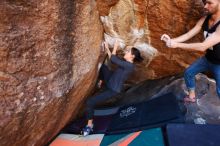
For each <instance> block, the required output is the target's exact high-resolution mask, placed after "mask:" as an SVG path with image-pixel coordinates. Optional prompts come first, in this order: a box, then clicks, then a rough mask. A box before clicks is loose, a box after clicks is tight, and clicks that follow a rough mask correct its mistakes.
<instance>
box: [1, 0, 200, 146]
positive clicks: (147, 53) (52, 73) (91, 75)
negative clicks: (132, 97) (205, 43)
mask: <svg viewBox="0 0 220 146" xmlns="http://www.w3.org/2000/svg"><path fill="white" fill-rule="evenodd" d="M201 7H202V3H201V1H199V0H193V1H191V0H111V1H110V0H96V1H95V0H59V1H58V0H38V1H35V0H29V1H27V0H1V2H0V10H1V11H0V18H1V21H0V107H1V108H0V131H1V134H0V145H4V146H11V145H13V146H21V145H22V146H26V145H27V146H29V145H34V146H41V145H45V144H46V143H47V142H48V141H50V140H51V139H52V138H53V137H54V136H55V135H56V134H57V133H58V132H59V130H60V129H61V128H62V127H63V126H64V125H65V124H66V123H67V122H68V121H70V119H72V118H75V117H76V114H77V113H78V112H79V108H80V107H81V106H82V105H83V102H84V100H85V97H86V96H87V95H88V94H89V93H90V91H91V90H92V89H93V87H94V80H95V79H96V77H97V74H98V69H97V66H98V62H99V57H100V44H101V41H102V39H103V37H104V38H105V40H106V41H108V42H109V43H110V45H113V43H114V41H115V39H116V38H117V39H119V40H120V42H121V43H120V46H121V50H123V48H124V46H126V45H134V46H135V47H137V48H139V49H140V50H141V51H142V53H143V54H144V57H145V61H144V62H143V63H141V64H138V65H137V70H136V72H135V73H134V75H133V76H132V78H131V79H130V81H132V82H138V81H141V80H145V79H155V78H160V77H163V76H168V75H172V74H176V73H179V72H182V71H183V69H184V68H185V67H186V66H187V65H188V64H190V63H191V62H192V61H193V60H195V58H197V57H198V56H199V55H201V54H198V53H189V52H186V51H182V50H180V49H168V48H166V47H165V45H164V44H163V43H162V42H161V41H160V36H161V35H162V34H163V33H167V34H169V35H171V36H172V37H175V36H177V35H180V34H182V33H184V32H186V31H187V30H189V29H190V28H191V27H192V26H193V25H194V24H195V22H196V20H197V19H198V18H199V17H200V16H201ZM100 16H101V17H100ZM100 20H101V21H100ZM103 28H104V31H105V33H104V34H103ZM201 39H202V37H201V35H200V36H199V37H197V38H195V39H194V40H195V41H199V40H201Z"/></svg>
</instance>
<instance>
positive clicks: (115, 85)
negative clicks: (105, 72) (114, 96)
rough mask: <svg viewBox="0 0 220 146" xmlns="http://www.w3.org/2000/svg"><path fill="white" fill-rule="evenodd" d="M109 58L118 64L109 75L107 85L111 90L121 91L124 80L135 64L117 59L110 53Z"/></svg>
mask: <svg viewBox="0 0 220 146" xmlns="http://www.w3.org/2000/svg"><path fill="white" fill-rule="evenodd" d="M110 60H111V62H112V63H114V64H116V65H118V68H117V69H116V70H115V71H114V72H113V74H112V75H111V77H110V79H109V81H108V83H107V87H108V88H110V89H112V90H113V91H116V92H121V90H122V88H123V84H124V82H125V80H126V79H127V78H128V76H129V75H130V73H132V72H133V71H134V67H135V66H134V64H133V63H130V62H128V61H124V60H121V59H119V58H118V57H117V56H116V55H112V56H111V58H110Z"/></svg>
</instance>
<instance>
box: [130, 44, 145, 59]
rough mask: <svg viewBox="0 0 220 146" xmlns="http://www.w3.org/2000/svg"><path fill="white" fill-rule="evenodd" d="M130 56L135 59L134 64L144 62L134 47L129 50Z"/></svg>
mask: <svg viewBox="0 0 220 146" xmlns="http://www.w3.org/2000/svg"><path fill="white" fill-rule="evenodd" d="M131 54H132V55H134V56H135V57H134V61H135V62H141V61H143V60H144V59H143V58H142V57H141V53H140V51H139V50H138V49H137V48H135V47H132V48H131Z"/></svg>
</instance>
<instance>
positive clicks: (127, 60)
mask: <svg viewBox="0 0 220 146" xmlns="http://www.w3.org/2000/svg"><path fill="white" fill-rule="evenodd" d="M118 45H119V44H118V41H116V42H115V44H114V48H113V51H112V52H111V51H110V50H109V47H108V44H107V43H106V42H105V43H104V48H105V50H106V51H107V54H108V57H109V59H110V61H111V62H112V63H113V64H116V65H117V66H118V68H117V69H116V70H114V71H110V70H109V69H108V67H107V66H106V65H104V64H103V65H102V67H101V68H100V74H99V76H100V79H101V80H103V81H104V83H105V84H106V89H105V90H104V91H102V92H101V93H99V94H97V95H95V96H92V97H90V98H88V101H87V102H86V115H87V120H88V123H87V125H86V126H85V128H83V130H82V134H83V135H84V136H87V135H89V134H90V133H91V132H92V131H93V114H94V107H95V105H97V104H98V103H101V102H103V101H106V100H108V99H110V98H111V97H113V96H115V95H116V94H118V93H120V92H121V91H122V88H123V84H124V82H125V80H126V79H127V78H128V77H129V75H130V74H131V73H132V72H133V71H134V68H135V65H134V62H136V61H137V62H140V61H142V60H143V58H142V57H141V53H140V51H139V50H138V49H136V48H134V47H132V48H127V49H126V51H125V55H124V57H123V60H122V59H120V58H119V57H117V56H116V51H117V49H118Z"/></svg>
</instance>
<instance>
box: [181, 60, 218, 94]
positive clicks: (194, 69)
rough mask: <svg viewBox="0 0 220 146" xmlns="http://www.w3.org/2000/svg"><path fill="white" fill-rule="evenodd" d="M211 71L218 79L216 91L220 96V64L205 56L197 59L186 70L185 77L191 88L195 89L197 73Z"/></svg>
mask: <svg viewBox="0 0 220 146" xmlns="http://www.w3.org/2000/svg"><path fill="white" fill-rule="evenodd" d="M204 71H211V72H212V73H213V76H214V79H215V81H216V92H217V94H218V97H220V65H218V64H213V63H211V62H209V61H208V60H207V59H206V58H205V57H201V58H199V59H198V60H196V61H195V62H194V63H193V64H192V65H190V66H189V68H187V69H186V70H185V73H184V79H185V83H186V86H187V88H188V89H189V90H195V75H197V74H198V73H200V72H204Z"/></svg>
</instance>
